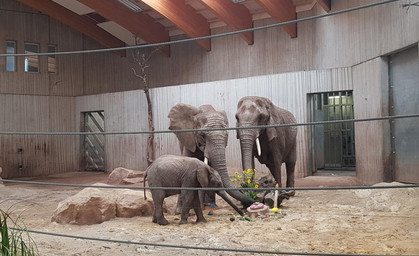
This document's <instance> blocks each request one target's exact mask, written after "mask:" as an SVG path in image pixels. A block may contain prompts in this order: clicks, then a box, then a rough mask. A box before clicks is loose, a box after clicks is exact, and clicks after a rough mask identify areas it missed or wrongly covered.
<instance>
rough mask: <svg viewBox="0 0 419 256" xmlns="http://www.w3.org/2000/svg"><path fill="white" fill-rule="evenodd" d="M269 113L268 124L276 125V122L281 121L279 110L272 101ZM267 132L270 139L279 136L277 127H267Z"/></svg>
mask: <svg viewBox="0 0 419 256" xmlns="http://www.w3.org/2000/svg"><path fill="white" fill-rule="evenodd" d="M268 113H269V119H268V123H267V125H274V124H279V123H281V122H280V117H279V110H278V108H277V107H276V106H275V105H274V104H273V103H272V102H271V103H270V104H269V105H268ZM266 134H267V135H268V139H269V140H270V141H271V140H273V139H275V138H276V137H278V134H277V128H267V129H266Z"/></svg>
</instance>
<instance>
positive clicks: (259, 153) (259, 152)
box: [256, 138, 262, 156]
mask: <svg viewBox="0 0 419 256" xmlns="http://www.w3.org/2000/svg"><path fill="white" fill-rule="evenodd" d="M256 148H257V150H258V156H260V155H262V151H261V150H260V143H259V138H256Z"/></svg>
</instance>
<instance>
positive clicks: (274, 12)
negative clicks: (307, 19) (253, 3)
mask: <svg viewBox="0 0 419 256" xmlns="http://www.w3.org/2000/svg"><path fill="white" fill-rule="evenodd" d="M257 2H258V3H259V4H260V5H261V6H262V7H263V8H265V10H266V11H267V12H268V13H269V15H271V17H272V18H274V19H275V20H276V21H278V22H280V23H281V22H286V21H291V20H296V19H297V11H296V8H295V6H294V4H293V2H292V0H280V1H278V0H257ZM283 29H284V30H285V31H286V32H287V33H288V34H289V35H290V36H291V38H295V37H297V24H296V23H294V24H289V25H286V26H283Z"/></svg>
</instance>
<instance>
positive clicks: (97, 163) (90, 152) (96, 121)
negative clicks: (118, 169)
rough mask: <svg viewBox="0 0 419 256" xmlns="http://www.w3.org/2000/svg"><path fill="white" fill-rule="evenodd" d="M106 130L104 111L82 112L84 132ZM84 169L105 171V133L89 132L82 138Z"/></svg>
mask: <svg viewBox="0 0 419 256" xmlns="http://www.w3.org/2000/svg"><path fill="white" fill-rule="evenodd" d="M104 131H105V113H104V111H90V112H82V132H90V133H100V132H104ZM82 152H83V153H82V164H81V165H82V166H81V167H82V169H83V170H84V171H103V172H104V171H105V170H106V169H105V135H103V134H87V135H84V136H83V139H82Z"/></svg>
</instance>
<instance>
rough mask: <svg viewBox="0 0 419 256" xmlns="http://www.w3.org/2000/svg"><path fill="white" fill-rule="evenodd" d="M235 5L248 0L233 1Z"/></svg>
mask: <svg viewBox="0 0 419 256" xmlns="http://www.w3.org/2000/svg"><path fill="white" fill-rule="evenodd" d="M231 1H232V2H233V3H235V4H237V3H242V2H244V1H246V0H231Z"/></svg>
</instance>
